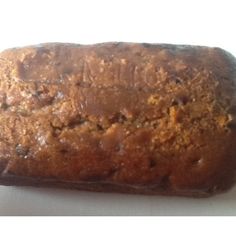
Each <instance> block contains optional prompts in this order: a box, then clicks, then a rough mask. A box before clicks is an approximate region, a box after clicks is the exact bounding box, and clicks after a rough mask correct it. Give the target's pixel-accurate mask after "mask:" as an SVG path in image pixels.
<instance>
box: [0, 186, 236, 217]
mask: <svg viewBox="0 0 236 236" xmlns="http://www.w3.org/2000/svg"><path fill="white" fill-rule="evenodd" d="M0 215H141V216H145V215H161V216H165V215H171V216H172V215H236V187H235V188H233V189H232V190H231V191H229V192H227V193H224V194H220V195H216V196H213V197H210V198H200V199H195V198H184V197H166V196H143V195H126V194H115V193H94V192H84V191H76V190H64V189H47V188H34V187H5V186H1V187H0Z"/></svg>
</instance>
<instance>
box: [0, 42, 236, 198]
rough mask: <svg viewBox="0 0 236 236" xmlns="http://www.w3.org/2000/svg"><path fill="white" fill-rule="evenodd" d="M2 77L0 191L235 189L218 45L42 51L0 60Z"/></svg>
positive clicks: (230, 109)
mask: <svg viewBox="0 0 236 236" xmlns="http://www.w3.org/2000/svg"><path fill="white" fill-rule="evenodd" d="M0 77H1V82H0V104H1V111H0V124H1V125H0V172H1V176H0V183H2V184H31V185H45V184H46V185H47V183H48V184H49V185H53V186H63V187H73V188H79V189H94V190H102V191H120V192H134V193H151V194H155V193H156V194H171V195H186V196H189V195H191V196H192V195H194V196H204V195H210V194H213V193H215V192H221V191H224V190H226V189H228V188H229V187H231V186H232V184H233V182H234V178H235V165H236V161H235V154H236V145H234V142H235V140H236V139H235V137H236V123H235V113H236V96H235V94H236V88H235V80H236V62H235V59H234V58H233V56H231V55H230V54H228V53H227V52H225V51H224V50H222V49H219V48H208V47H197V46H181V45H166V44H156V45H153V44H134V43H104V44H96V45H83V46H82V45H76V44H61V43H50V44H42V45H39V46H30V47H25V48H16V49H9V50H6V51H4V52H2V53H1V54H0ZM27 179H28V181H27ZM22 180H23V181H22ZM89 186H90V187H89ZM91 186H92V187H91ZM96 186H97V187H96ZM101 186H102V187H101Z"/></svg>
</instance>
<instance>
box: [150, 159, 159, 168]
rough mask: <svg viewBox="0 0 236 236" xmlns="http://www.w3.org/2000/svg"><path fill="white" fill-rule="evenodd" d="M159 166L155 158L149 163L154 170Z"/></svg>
mask: <svg viewBox="0 0 236 236" xmlns="http://www.w3.org/2000/svg"><path fill="white" fill-rule="evenodd" d="M156 165H157V161H156V160H155V159H154V158H151V159H150V161H149V167H150V168H154V167H155V166H156Z"/></svg>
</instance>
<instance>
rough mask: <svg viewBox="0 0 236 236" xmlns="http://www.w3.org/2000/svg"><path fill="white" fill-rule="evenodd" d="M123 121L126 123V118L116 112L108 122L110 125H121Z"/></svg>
mask: <svg viewBox="0 0 236 236" xmlns="http://www.w3.org/2000/svg"><path fill="white" fill-rule="evenodd" d="M125 121H127V117H126V116H125V115H124V114H122V113H121V112H117V113H116V114H115V115H114V116H113V117H112V118H111V119H110V122H111V123H112V124H114V123H120V124H123V123H124V122H125Z"/></svg>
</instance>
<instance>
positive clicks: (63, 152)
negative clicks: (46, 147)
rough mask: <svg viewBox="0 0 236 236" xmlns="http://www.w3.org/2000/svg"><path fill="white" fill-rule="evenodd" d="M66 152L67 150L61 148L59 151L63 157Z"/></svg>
mask: <svg viewBox="0 0 236 236" xmlns="http://www.w3.org/2000/svg"><path fill="white" fill-rule="evenodd" d="M68 152H69V150H68V149H65V148H63V149H61V150H60V153H61V154H63V155H64V154H67V153H68Z"/></svg>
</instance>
